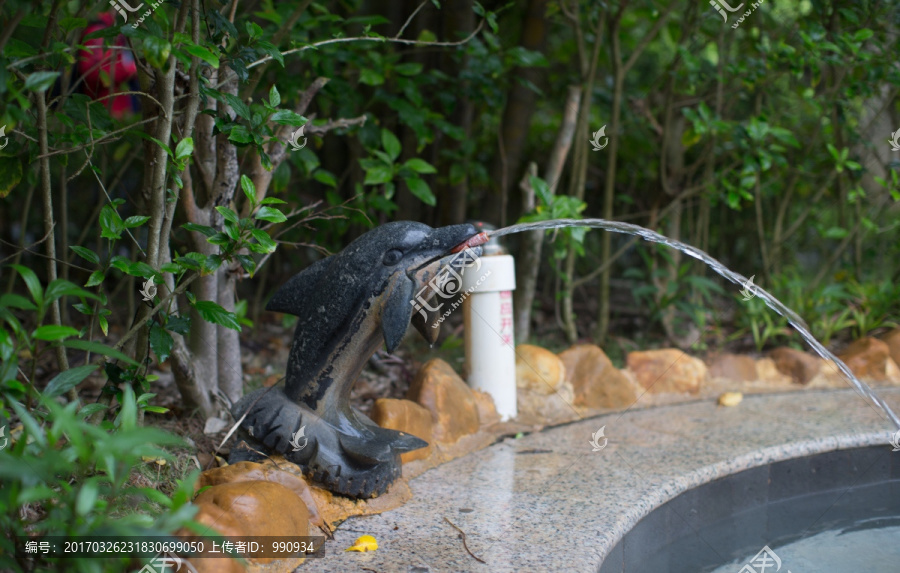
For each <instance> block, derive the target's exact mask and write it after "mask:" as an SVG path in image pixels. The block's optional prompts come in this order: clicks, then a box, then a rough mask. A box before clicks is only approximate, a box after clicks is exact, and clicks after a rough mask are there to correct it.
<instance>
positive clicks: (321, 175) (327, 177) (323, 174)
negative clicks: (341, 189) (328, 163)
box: [313, 169, 337, 189]
mask: <svg viewBox="0 0 900 573" xmlns="http://www.w3.org/2000/svg"><path fill="white" fill-rule="evenodd" d="M313 179H315V180H316V181H318V182H319V183H322V184H324V185H328V186H329V187H331V188H333V189H337V179H336V178H335V176H334V175H333V174H332V173H331V172H330V171H326V170H325V169H316V171H315V173H313Z"/></svg>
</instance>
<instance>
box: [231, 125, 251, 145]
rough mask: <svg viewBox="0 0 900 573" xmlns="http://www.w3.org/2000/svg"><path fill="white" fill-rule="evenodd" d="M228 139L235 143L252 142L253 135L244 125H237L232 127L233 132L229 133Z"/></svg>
mask: <svg viewBox="0 0 900 573" xmlns="http://www.w3.org/2000/svg"><path fill="white" fill-rule="evenodd" d="M228 141H233V142H234V143H244V144H246V143H252V142H253V135H251V134H250V130H249V129H247V128H246V127H245V126H243V125H235V126H234V127H232V128H231V132H230V133H229V134H228Z"/></svg>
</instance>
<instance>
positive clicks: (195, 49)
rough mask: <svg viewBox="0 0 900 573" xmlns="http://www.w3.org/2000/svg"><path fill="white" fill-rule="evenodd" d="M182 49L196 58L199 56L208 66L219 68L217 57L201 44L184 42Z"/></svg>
mask: <svg viewBox="0 0 900 573" xmlns="http://www.w3.org/2000/svg"><path fill="white" fill-rule="evenodd" d="M184 51H185V52H187V53H188V54H190V55H192V56H194V57H196V58H200V59H201V60H203V61H204V62H206V63H207V64H209V65H210V66H212V67H214V68H216V69H219V57H218V56H217V55H215V54H214V53H212V52H210V51H209V50H208V49H206V48H204V47H203V46H197V45H195V44H186V45H185V46H184Z"/></svg>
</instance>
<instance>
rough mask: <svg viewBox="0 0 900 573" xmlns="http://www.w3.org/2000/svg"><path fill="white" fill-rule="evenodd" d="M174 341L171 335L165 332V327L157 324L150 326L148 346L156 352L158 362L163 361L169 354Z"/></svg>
mask: <svg viewBox="0 0 900 573" xmlns="http://www.w3.org/2000/svg"><path fill="white" fill-rule="evenodd" d="M174 344H175V341H174V340H172V335H171V334H169V333H168V332H166V329H165V328H163V327H161V326H160V325H158V324H154V325H153V326H151V327H150V348H151V349H152V350H153V352H154V353H156V356H157V358H158V359H159V361H160V363H162V362H165V361H166V358H168V357H169V354H171V353H172V346H173V345H174Z"/></svg>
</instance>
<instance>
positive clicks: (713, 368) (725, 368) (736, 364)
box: [708, 353, 759, 382]
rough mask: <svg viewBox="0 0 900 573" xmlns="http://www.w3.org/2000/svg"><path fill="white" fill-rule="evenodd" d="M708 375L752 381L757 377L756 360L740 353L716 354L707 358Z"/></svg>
mask: <svg viewBox="0 0 900 573" xmlns="http://www.w3.org/2000/svg"><path fill="white" fill-rule="evenodd" d="M708 362H709V375H710V376H712V377H713V378H725V379H726V380H732V381H735V382H753V381H755V380H757V379H758V378H759V374H758V373H757V371H756V362H755V361H754V360H753V359H752V358H750V357H749V356H742V355H740V354H727V353H726V354H716V355H715V356H712V357H711V358H710V359H709V360H708Z"/></svg>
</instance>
